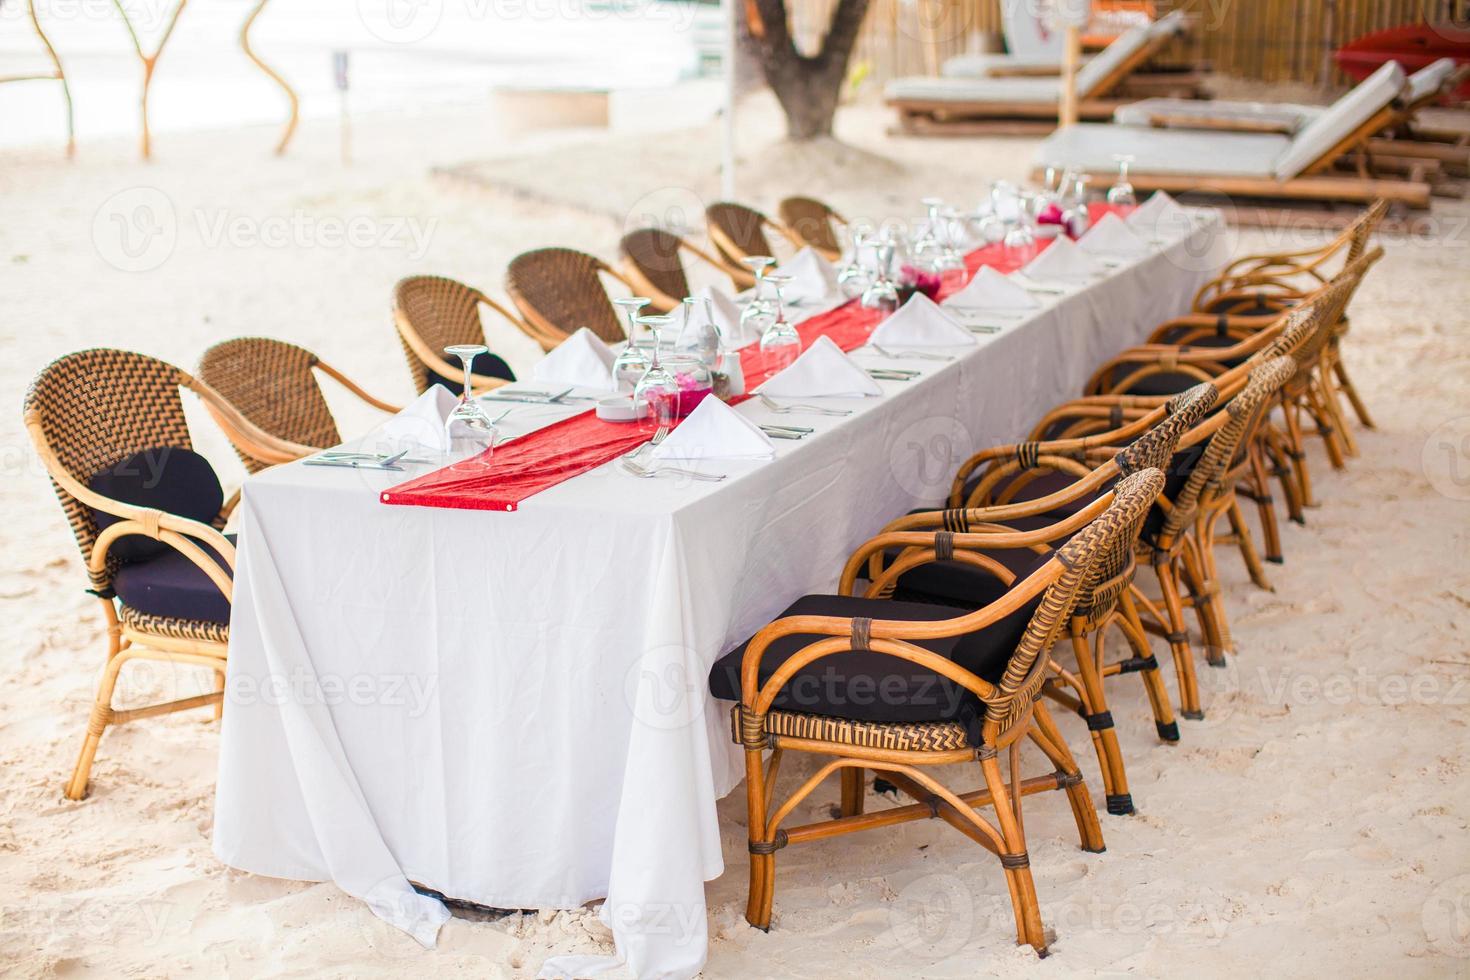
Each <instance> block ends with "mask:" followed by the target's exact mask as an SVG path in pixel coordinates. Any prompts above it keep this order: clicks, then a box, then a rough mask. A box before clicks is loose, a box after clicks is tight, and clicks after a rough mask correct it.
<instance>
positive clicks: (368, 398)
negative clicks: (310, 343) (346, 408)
mask: <svg viewBox="0 0 1470 980" xmlns="http://www.w3.org/2000/svg"><path fill="white" fill-rule="evenodd" d="M316 366H317V367H318V368H320V369H321V372H322V373H323V374H325V375H326V376H327V377H329V378H331V379H332V380H333V381H335V382H337V383H338V384H339V385H341V386H342V387H344V388H346V389H347V390H348V391H350V392H352V394H354V395H356V396H357V397H358V398H359V399H361V400H362V401H365V402H367V403H368V404H369V405H371V406H373V408H376V409H378V410H379V411H381V412H387V413H389V414H390V415H397V414H398V413H399V412H401V411H403V406H402V405H393V404H390V403H388V402H385V401H383V400H382V399H380V398H374V397H373V396H372V395H370V394H368V393H367V392H366V391H364V390H363V389H362V387H361V386H360V385H358V384H357V382H355V381H353V380H352V379H351V378H349V377H347V375H345V374H343V373H342V372H341V371H339V370H337V369H336V368H334V367H332V365H330V364H328V363H327V362H326V361H323V360H320V359H318V360H317V362H316Z"/></svg>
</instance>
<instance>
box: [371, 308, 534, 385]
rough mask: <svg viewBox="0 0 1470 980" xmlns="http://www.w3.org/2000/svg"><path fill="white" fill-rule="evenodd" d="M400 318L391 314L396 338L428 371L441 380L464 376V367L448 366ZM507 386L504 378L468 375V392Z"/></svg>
mask: <svg viewBox="0 0 1470 980" xmlns="http://www.w3.org/2000/svg"><path fill="white" fill-rule="evenodd" d="M402 317H403V314H402V313H401V312H399V311H397V310H395V311H394V312H393V325H394V327H396V328H397V330H398V336H399V337H401V338H403V342H404V343H405V344H407V345H408V348H409V350H411V351H413V354H414V356H415V357H417V358H418V359H419V360H421V361H423V362H424V364H426V365H428V368H429V370H431V371H433V372H434V373H435V374H437V375H439V376H440V377H441V378H457V377H459V376H460V375H462V374H464V365H462V364H459V365H455V364H450V363H449V362H448V361H446V360H444V358H442V357H440V356H439V355H438V354H437V353H436V352H434V351H432V350H430V349H429V345H428V344H425V343H424V341H423V338H422V337H420V336H419V335H418V331H416V330H412V329H408V328H407V327H406V325H405V324H404V323H403V320H402ZM508 384H510V382H509V381H507V380H505V379H504V378H487V377H484V376H483V375H479V374H472V375H470V390H472V391H474V392H483V391H489V390H491V389H492V388H499V387H501V386H502V385H508Z"/></svg>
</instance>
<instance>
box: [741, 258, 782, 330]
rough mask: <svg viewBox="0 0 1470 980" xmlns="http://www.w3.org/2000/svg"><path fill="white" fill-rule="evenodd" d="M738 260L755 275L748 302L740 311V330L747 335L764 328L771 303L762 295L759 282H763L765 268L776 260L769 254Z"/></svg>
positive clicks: (769, 313)
mask: <svg viewBox="0 0 1470 980" xmlns="http://www.w3.org/2000/svg"><path fill="white" fill-rule="evenodd" d="M740 261H741V262H742V263H744V264H745V265H746V266H748V267H749V268H750V271H751V273H752V274H753V275H754V276H755V285H753V286H751V287H750V290H751V292H750V302H749V303H746V304H745V309H743V310H741V311H740V332H741V333H742V334H744V335H745V336H747V337H748V336H750V334H751V333H753V332H759V331H762V330H764V329H765V326H766V321H767V319H768V318H769V317H770V315H771V304H770V303H769V302H767V301H766V299H765V297H764V296H763V295H762V290H761V284H762V283H764V282H765V277H766V270H767V269H769V268H770V267H771V266H773V265H775V264H776V260H775V259H774V258H772V257H771V256H769V255H747V256H745V258H743V259H741V260H740Z"/></svg>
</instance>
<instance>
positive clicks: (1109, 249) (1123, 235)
mask: <svg viewBox="0 0 1470 980" xmlns="http://www.w3.org/2000/svg"><path fill="white" fill-rule="evenodd" d="M1077 247H1078V248H1080V249H1082V250H1083V251H1084V252H1087V253H1089V254H1091V255H1120V256H1124V257H1127V258H1133V257H1135V256H1139V255H1143V254H1145V253H1147V252H1148V242H1146V241H1144V240H1143V238H1142V236H1140V235H1139V234H1138V232H1136V231H1134V230H1133V229H1132V228H1130V227H1129V226H1128V222H1126V221H1124V220H1123V219H1122V218H1120V217H1118V216H1117V215H1116V214H1115V213H1113V212H1112V211H1109V212H1108V213H1107V214H1105V215H1103V217H1102V220H1101V221H1099V222H1098V223H1097V224H1095V225H1093V226H1092V227H1091V228H1089V229H1088V230H1087V234H1085V235H1083V236H1082V237H1081V238H1080V239H1078V240H1077Z"/></svg>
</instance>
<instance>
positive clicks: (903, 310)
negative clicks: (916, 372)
mask: <svg viewBox="0 0 1470 980" xmlns="http://www.w3.org/2000/svg"><path fill="white" fill-rule="evenodd" d="M868 339H869V340H870V341H872V342H873V343H875V344H878V345H879V346H880V347H886V346H888V345H892V346H894V347H970V346H973V345H974V344H976V343H979V341H977V340H976V339H975V335H974V334H972V333H971V332H970V331H968V330H966V329H965V328H964V327H963V326H962V325H961V324H960V322H959V321H958V320H956V319H955V318H954V317H952V316H950V315H949V314H948V313H946V312H945V311H944V307H942V306H940V305H939V304H938V303H936V302H934V301H933V300H932V299H930V298H929V297H927V296H925V295H924V294H923V293H914V295H912V296H910V297H909V301H908V302H907V303H905V304H903V305H902V306H900V307H899V308H898V309H897V310H895V311H894V313H893V315H892V316H890V317H889V318H888V319H886V320H884V321H883V322H882V323H880V324H879V325H878V329H877V330H874V331H873V334H872V336H871V337H869V338H868Z"/></svg>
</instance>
